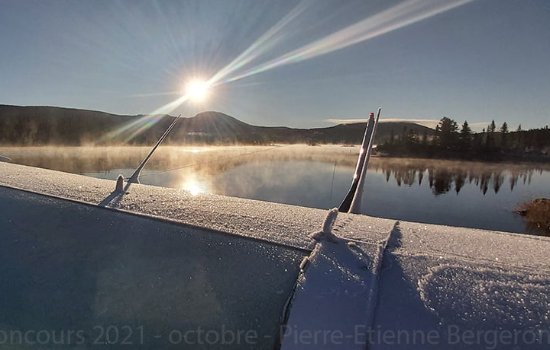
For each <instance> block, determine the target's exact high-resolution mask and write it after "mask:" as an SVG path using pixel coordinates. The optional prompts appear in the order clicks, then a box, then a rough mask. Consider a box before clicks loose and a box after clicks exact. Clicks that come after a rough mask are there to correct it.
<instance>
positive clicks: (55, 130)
mask: <svg viewBox="0 0 550 350" xmlns="http://www.w3.org/2000/svg"><path fill="white" fill-rule="evenodd" d="M142 117H143V116H128V115H116V114H110V113H104V112H98V111H89V110H80V109H70V108H60V107H21V106H9V105H0V144H10V145H11V144H13V145H84V144H98V143H99V144H121V143H127V144H131V145H141V144H147V145H152V144H153V143H154V142H155V141H156V140H157V139H158V138H159V137H160V135H162V133H163V132H164V131H165V130H166V128H168V126H169V125H170V123H171V122H172V121H173V118H174V117H163V116H151V117H147V118H148V120H146V122H147V123H145V122H142V121H141V118H142ZM145 124H152V126H151V127H150V128H149V129H147V130H145V131H144V132H142V133H139V134H138V135H137V136H136V137H134V138H131V140H130V141H126V140H128V139H129V135H131V134H132V133H133V132H134V131H135V130H136V129H138V128H139V127H141V126H143V125H145ZM128 125H133V127H130V128H126V129H124V128H125V127H126V126H128ZM121 129H124V130H122V131H121V132H113V131H116V130H119V131H120V130H121ZM411 129H412V130H414V131H415V133H416V134H418V135H423V134H424V133H427V134H428V135H429V136H431V135H433V132H434V131H433V129H430V128H427V127H425V126H421V125H418V124H415V123H408V122H399V123H396V122H387V123H384V122H381V123H380V124H379V126H378V132H377V135H376V142H377V143H381V142H383V141H384V140H386V139H388V138H389V137H390V135H391V134H392V132H393V134H394V135H395V136H396V137H397V136H399V135H402V134H403V132H404V131H405V132H406V131H407V130H411ZM364 132H365V124H364V123H359V124H339V125H335V126H331V127H326V128H314V129H294V128H288V127H265V126H254V125H250V124H247V123H244V122H242V121H240V120H238V119H235V118H233V117H231V116H229V115H227V114H224V113H220V112H213V111H209V112H203V113H199V114H197V115H196V116H194V117H191V118H181V119H180V120H179V121H178V124H177V125H176V127H175V128H174V130H173V131H172V133H171V134H170V136H169V137H168V138H167V140H166V142H167V143H173V144H196V143H205V144H231V143H243V144H267V143H310V144H311V143H342V144H358V143H360V142H361V141H362V138H363V134H364ZM106 136H109V137H106Z"/></svg>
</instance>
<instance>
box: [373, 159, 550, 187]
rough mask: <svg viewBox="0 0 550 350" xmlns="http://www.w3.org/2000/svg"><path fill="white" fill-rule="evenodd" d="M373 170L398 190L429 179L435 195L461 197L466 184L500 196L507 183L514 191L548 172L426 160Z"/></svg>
mask: <svg viewBox="0 0 550 350" xmlns="http://www.w3.org/2000/svg"><path fill="white" fill-rule="evenodd" d="M371 166H372V167H373V168H375V169H376V170H378V169H381V170H382V173H383V174H384V175H385V178H386V182H389V181H390V179H391V178H392V177H393V178H394V179H395V181H396V183H397V185H398V186H401V185H408V186H409V187H410V186H412V185H413V184H415V183H418V185H419V186H420V185H422V181H423V179H424V176H426V175H427V177H428V184H429V187H430V188H431V189H432V192H433V194H434V195H440V194H444V193H447V192H450V191H451V190H452V189H453V188H454V190H455V192H456V193H457V194H458V193H459V192H460V190H461V189H462V188H463V187H464V185H466V184H474V185H475V186H476V187H478V188H479V189H480V191H481V192H482V193H483V194H486V193H487V192H488V191H489V190H490V189H491V190H493V191H494V193H498V192H499V191H500V190H501V188H502V186H503V184H504V183H505V182H506V180H508V183H509V186H510V190H511V191H513V190H514V188H515V187H516V185H517V184H518V182H519V181H521V182H523V184H530V183H531V179H532V177H533V173H534V172H535V171H539V172H540V173H541V174H542V172H543V171H544V170H543V169H541V168H538V167H537V166H530V165H510V164H508V165H507V164H482V163H473V162H453V161H440V162H438V161H425V160H401V161H399V160H391V161H384V160H378V161H375V162H374V163H373V164H371ZM546 170H547V169H546Z"/></svg>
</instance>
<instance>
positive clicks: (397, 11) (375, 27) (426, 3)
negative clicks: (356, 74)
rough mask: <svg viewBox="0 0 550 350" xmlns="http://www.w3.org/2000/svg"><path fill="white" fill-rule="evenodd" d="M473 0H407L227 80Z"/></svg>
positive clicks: (333, 48) (325, 51)
mask: <svg viewBox="0 0 550 350" xmlns="http://www.w3.org/2000/svg"><path fill="white" fill-rule="evenodd" d="M472 1H474V0H451V1H445V2H442V1H441V0H408V1H405V2H403V3H401V4H399V5H397V6H394V7H392V8H390V9H387V10H385V11H382V12H380V13H378V14H376V15H374V16H372V17H369V18H366V19H364V20H361V21H359V22H357V23H355V24H353V25H351V26H349V27H346V28H344V29H341V30H339V31H337V32H335V33H333V34H330V35H328V36H326V37H324V38H322V39H319V40H316V41H314V42H312V43H311V44H308V45H305V46H303V47H301V48H298V49H296V50H293V51H291V52H288V53H286V54H284V55H282V56H280V57H278V58H276V59H273V60H271V61H268V62H266V63H263V64H261V65H259V66H256V67H255V68H252V69H250V70H249V71H247V72H245V73H243V74H240V75H237V76H234V77H231V78H229V79H226V80H225V81H224V82H232V81H236V80H239V79H243V78H246V77H249V76H251V75H254V74H258V73H261V72H265V71H267V70H270V69H273V68H277V67H281V66H284V65H287V64H292V63H297V62H300V61H304V60H308V59H311V58H314V57H318V56H321V55H326V54H328V53H331V52H334V51H337V50H341V49H343V48H346V47H349V46H352V45H355V44H358V43H361V42H364V41H367V40H369V39H372V38H375V37H378V36H380V35H383V34H386V33H389V32H392V31H394V30H397V29H400V28H403V27H406V26H409V25H411V24H414V23H417V22H420V21H422V20H425V19H428V18H431V17H433V16H436V15H438V14H440V13H443V12H446V11H449V10H451V9H454V8H456V7H458V6H461V5H464V4H466V3H469V2H472Z"/></svg>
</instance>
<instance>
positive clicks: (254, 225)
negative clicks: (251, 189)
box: [0, 163, 395, 249]
mask: <svg viewBox="0 0 550 350" xmlns="http://www.w3.org/2000/svg"><path fill="white" fill-rule="evenodd" d="M2 185H3V186H8V187H12V188H19V189H23V190H27V191H31V192H37V193H42V194H47V195H51V196H55V197H60V198H66V199H70V200H75V201H80V202H86V203H90V204H95V205H100V206H105V207H107V208H113V209H117V210H123V211H129V212H134V213H140V214H145V215H150V216H155V217H162V218H166V219H168V220H173V221H177V222H180V223H184V224H188V225H193V226H198V227H203V228H208V229H213V230H217V231H223V232H228V233H232V234H237V235H241V236H245V237H250V238H257V239H262V240H268V241H271V242H275V243H279V244H283V245H288V246H292V247H296V248H300V249H310V247H311V238H310V237H309V235H310V234H311V233H313V232H314V231H315V230H316V229H317V228H318V227H319V226H320V225H321V224H322V223H323V222H324V220H325V217H326V215H327V211H326V210H321V209H312V208H305V207H298V206H291V205H285V204H279V203H270V202H262V201H255V200H249V199H242V198H236V197H227V196H219V195H211V194H197V195H193V194H191V193H190V192H187V191H184V190H177V189H171V188H164V187H156V186H147V185H139V184H132V185H131V186H127V184H126V186H125V191H126V193H125V194H121V193H118V192H116V191H115V185H116V183H115V181H109V180H101V179H95V178H90V177H87V176H80V175H74V174H68V173H63V172H58V171H52V170H46V169H39V168H34V167H27V166H22V165H15V164H7V163H0V186H2ZM354 221H357V223H356V224H354V223H353V222H354ZM350 223H351V224H352V225H354V227H355V229H354V230H347V229H344V227H343V226H345V225H347V224H350ZM394 223H395V221H394V220H386V219H377V218H369V217H366V216H363V215H352V214H342V213H341V215H339V216H338V218H337V220H336V223H335V227H334V231H335V232H339V235H340V236H341V237H345V238H356V239H357V238H360V239H362V240H366V241H370V240H371V238H370V237H371V236H376V237H378V236H379V233H378V232H380V231H381V232H386V230H387V228H389V227H392V226H393V224H394ZM339 227H340V229H339ZM347 232H350V236H349V237H348V235H347ZM382 236H383V235H382ZM382 236H380V237H382ZM377 239H378V238H377Z"/></svg>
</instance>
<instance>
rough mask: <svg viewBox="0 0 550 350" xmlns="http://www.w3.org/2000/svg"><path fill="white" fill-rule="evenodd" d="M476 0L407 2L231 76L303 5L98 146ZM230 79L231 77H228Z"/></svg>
mask: <svg viewBox="0 0 550 350" xmlns="http://www.w3.org/2000/svg"><path fill="white" fill-rule="evenodd" d="M472 1H474V0H446V1H441V0H405V1H403V2H401V3H400V4H398V5H396V6H393V7H391V8H389V9H387V10H385V11H382V12H380V13H378V14H375V15H373V16H371V17H368V18H366V19H364V20H361V21H359V22H357V23H355V24H352V25H350V26H348V27H346V28H344V29H341V30H339V31H337V32H335V33H333V34H330V35H327V36H325V37H324V38H321V39H318V40H316V41H313V42H312V43H310V44H307V45H305V46H302V47H301V48H298V49H295V50H293V51H290V52H288V53H286V54H284V55H281V56H279V57H278V58H276V59H272V60H270V61H267V62H265V63H263V64H260V65H257V66H256V67H254V68H252V69H249V70H248V71H245V72H244V73H241V74H238V75H234V76H229V75H230V74H231V73H235V72H236V71H237V70H239V69H241V68H243V67H244V66H245V65H246V64H248V63H250V62H252V61H253V60H255V59H257V58H258V57H260V56H261V55H263V54H264V53H266V52H267V51H268V50H270V49H272V48H273V47H274V46H275V45H276V44H278V43H280V42H281V41H282V39H284V38H285V37H284V35H282V33H281V32H282V30H283V29H284V28H285V27H286V26H288V24H289V23H291V22H292V21H294V20H295V19H296V18H298V16H299V15H300V14H302V13H303V12H304V11H305V10H306V9H307V8H308V7H309V5H310V4H311V3H313V0H306V1H303V2H301V3H300V4H299V5H298V6H297V7H295V8H294V9H293V10H292V11H291V12H289V13H288V14H287V15H286V16H285V17H283V18H282V19H281V20H280V21H279V22H277V24H275V25H274V26H273V27H272V28H271V29H269V30H268V31H267V32H265V33H264V34H263V35H262V36H260V37H259V38H258V39H257V40H256V41H255V42H254V43H253V44H252V45H250V46H249V47H248V48H247V49H246V50H245V51H244V52H243V53H242V54H240V55H239V56H238V57H237V58H235V59H234V60H233V61H231V62H230V63H229V64H228V65H227V66H225V67H224V68H222V69H221V70H220V71H218V72H217V73H216V74H214V75H213V76H212V78H210V79H209V80H207V81H195V82H193V83H191V84H190V85H189V86H188V88H187V89H186V91H185V92H184V94H183V96H181V97H179V98H178V99H176V100H174V101H172V102H170V103H168V104H166V105H164V106H162V107H160V108H158V109H157V110H155V111H153V112H152V113H150V114H149V115H146V116H144V117H141V118H139V119H137V120H134V121H132V122H130V123H127V124H126V125H124V126H122V127H120V128H117V129H116V130H113V131H111V132H109V133H108V134H106V135H105V136H104V137H102V138H101V139H100V140H99V141H98V143H101V142H105V141H108V140H111V139H113V138H115V137H122V138H123V139H124V140H125V141H130V140H132V139H133V138H134V137H136V136H138V135H139V134H141V133H143V132H144V131H146V130H147V129H149V128H150V127H151V126H153V125H154V124H156V123H157V122H158V121H160V120H161V119H162V118H164V117H165V116H166V115H167V114H169V113H171V112H172V111H174V110H175V109H176V108H178V107H179V106H180V105H182V104H183V103H185V102H186V101H188V100H193V101H201V100H202V99H204V98H205V97H206V95H207V94H208V90H209V89H210V88H212V87H215V86H218V85H221V84H224V83H229V82H233V81H236V80H240V79H243V78H246V77H249V76H252V75H255V74H258V73H261V72H265V71H268V70H271V69H274V68H277V67H281V66H284V65H288V64H292V63H297V62H301V61H304V60H308V59H311V58H315V57H318V56H322V55H326V54H328V53H331V52H334V51H337V50H341V49H344V48H346V47H349V46H352V45H355V44H358V43H361V42H364V41H367V40H370V39H372V38H376V37H378V36H380V35H383V34H386V33H390V32H392V31H394V30H397V29H400V28H403V27H406V26H409V25H412V24H414V23H418V22H420V21H423V20H426V19H428V18H431V17H433V16H436V15H438V14H441V13H443V12H446V11H449V10H452V9H454V8H456V7H459V6H462V5H465V4H467V3H469V2H472ZM228 76H229V78H227V77H228Z"/></svg>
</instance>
